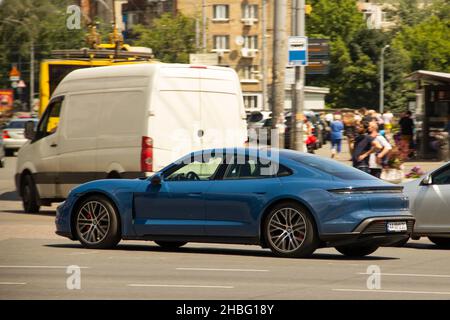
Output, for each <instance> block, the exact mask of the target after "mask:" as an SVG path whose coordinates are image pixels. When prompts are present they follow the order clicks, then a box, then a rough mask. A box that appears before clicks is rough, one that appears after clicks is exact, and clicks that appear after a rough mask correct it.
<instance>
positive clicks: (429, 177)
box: [422, 175, 433, 186]
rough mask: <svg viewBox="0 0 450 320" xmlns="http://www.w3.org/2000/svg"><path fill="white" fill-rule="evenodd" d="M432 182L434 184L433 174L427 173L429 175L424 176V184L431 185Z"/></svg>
mask: <svg viewBox="0 0 450 320" xmlns="http://www.w3.org/2000/svg"><path fill="white" fill-rule="evenodd" d="M432 184H433V178H432V177H431V175H427V176H425V178H423V180H422V185H423V186H429V185H432Z"/></svg>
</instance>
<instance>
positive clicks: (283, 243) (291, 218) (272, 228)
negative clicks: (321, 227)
mask: <svg viewBox="0 0 450 320" xmlns="http://www.w3.org/2000/svg"><path fill="white" fill-rule="evenodd" d="M264 235H265V240H266V243H267V245H268V246H269V248H270V249H271V250H272V252H273V253H274V254H275V255H277V256H279V257H286V258H294V257H295V258H304V257H308V256H310V255H311V254H312V253H313V252H314V251H315V250H316V249H317V247H318V245H319V240H318V237H317V232H316V230H315V227H314V222H313V220H312V218H311V216H310V214H309V213H308V212H307V211H306V210H305V209H304V208H303V207H301V206H299V205H298V204H296V203H282V204H279V205H277V206H275V207H274V208H273V209H272V210H271V211H270V213H269V214H268V216H267V218H266V219H265V223H264Z"/></svg>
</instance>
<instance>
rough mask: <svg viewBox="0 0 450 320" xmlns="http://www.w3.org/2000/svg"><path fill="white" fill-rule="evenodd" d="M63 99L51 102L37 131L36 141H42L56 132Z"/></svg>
mask: <svg viewBox="0 0 450 320" xmlns="http://www.w3.org/2000/svg"><path fill="white" fill-rule="evenodd" d="M62 102H63V99H62V98H60V99H57V100H55V101H53V102H51V103H50V104H49V105H48V107H47V109H46V110H45V112H44V115H43V116H42V119H41V121H40V122H39V124H38V127H37V130H36V138H35V140H39V139H42V138H44V137H46V136H49V135H51V134H53V133H55V132H56V130H57V129H58V125H59V118H60V114H61V107H62Z"/></svg>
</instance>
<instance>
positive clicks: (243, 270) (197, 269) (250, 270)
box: [176, 268, 269, 272]
mask: <svg viewBox="0 0 450 320" xmlns="http://www.w3.org/2000/svg"><path fill="white" fill-rule="evenodd" d="M176 270H186V271H230V272H269V270H262V269H218V268H176Z"/></svg>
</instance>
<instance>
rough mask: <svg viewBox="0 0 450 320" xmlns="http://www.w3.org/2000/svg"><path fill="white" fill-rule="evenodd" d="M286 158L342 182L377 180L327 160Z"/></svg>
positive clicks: (312, 157)
mask: <svg viewBox="0 0 450 320" xmlns="http://www.w3.org/2000/svg"><path fill="white" fill-rule="evenodd" d="M288 157H289V158H290V159H291V160H294V161H297V162H299V163H301V164H304V165H306V166H308V167H312V168H314V169H317V170H320V171H322V172H325V173H328V174H330V175H332V176H335V177H337V178H340V179H343V180H377V178H375V177H373V176H371V175H370V174H367V173H365V172H363V171H361V170H358V169H355V168H353V167H350V166H347V165H344V164H341V163H339V162H337V161H334V160H330V159H327V158H323V157H319V156H307V155H297V154H290V155H289V156H288Z"/></svg>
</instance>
